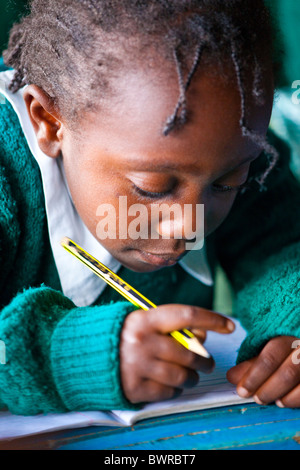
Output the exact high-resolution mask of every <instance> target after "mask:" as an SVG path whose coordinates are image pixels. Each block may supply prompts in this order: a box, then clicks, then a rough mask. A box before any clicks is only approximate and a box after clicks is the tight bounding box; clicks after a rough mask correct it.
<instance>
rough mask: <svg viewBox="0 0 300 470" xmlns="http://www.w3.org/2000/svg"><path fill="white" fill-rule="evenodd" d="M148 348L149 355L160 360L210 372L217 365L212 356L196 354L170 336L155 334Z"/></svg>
mask: <svg viewBox="0 0 300 470" xmlns="http://www.w3.org/2000/svg"><path fill="white" fill-rule="evenodd" d="M147 348H148V349H149V351H148V353H149V354H148V355H149V357H150V355H153V354H154V356H155V357H156V358H157V359H159V360H162V361H166V362H170V363H173V364H178V365H180V366H184V367H187V368H189V369H194V370H199V371H201V372H205V373H210V372H212V370H213V369H214V367H215V362H214V360H213V358H212V357H210V358H209V359H207V358H204V357H202V356H199V355H198V354H194V353H193V352H191V351H189V350H188V349H187V348H184V347H182V346H181V344H179V343H177V341H174V339H173V338H171V337H170V336H166V335H156V336H154V335H153V342H151V343H150V342H149V343H148V345H147Z"/></svg>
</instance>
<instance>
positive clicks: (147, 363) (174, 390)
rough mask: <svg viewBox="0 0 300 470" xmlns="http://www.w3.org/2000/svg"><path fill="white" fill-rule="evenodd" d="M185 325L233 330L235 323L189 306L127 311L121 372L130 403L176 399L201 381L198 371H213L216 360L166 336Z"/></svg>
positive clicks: (224, 331)
mask: <svg viewBox="0 0 300 470" xmlns="http://www.w3.org/2000/svg"><path fill="white" fill-rule="evenodd" d="M183 328H190V329H195V330H199V329H200V330H204V331H206V330H213V331H216V332H218V333H227V334H228V333H232V331H233V330H234V323H232V322H231V321H230V320H227V318H225V317H223V316H222V315H219V314H217V313H214V312H211V311H209V310H205V309H202V308H198V307H191V306H187V305H162V306H159V307H157V308H155V309H150V310H148V311H146V312H145V311H143V310H136V311H134V312H132V313H131V314H129V315H128V317H127V318H126V320H125V322H124V326H123V330H122V334H121V342H120V371H121V381H122V386H123V391H124V393H125V396H126V397H127V399H128V400H129V401H131V402H132V403H139V402H153V401H159V400H165V399H169V398H172V397H174V396H175V395H177V394H178V393H180V390H181V389H183V388H186V387H192V386H194V385H195V384H196V383H197V382H198V380H199V376H198V374H197V372H196V370H200V371H203V372H206V373H208V372H211V371H212V369H213V367H214V360H213V359H212V358H210V359H206V358H203V357H200V356H198V355H197V354H194V353H192V352H191V351H189V350H187V349H186V348H185V347H183V346H182V345H180V344H179V343H178V342H177V341H175V340H174V339H173V338H172V337H171V336H169V335H167V333H170V332H172V331H174V330H181V329H183ZM199 333H200V332H199Z"/></svg>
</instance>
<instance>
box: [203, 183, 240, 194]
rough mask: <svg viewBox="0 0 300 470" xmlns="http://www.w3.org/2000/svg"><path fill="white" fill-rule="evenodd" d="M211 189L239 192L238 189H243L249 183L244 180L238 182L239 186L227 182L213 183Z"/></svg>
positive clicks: (218, 191) (223, 191)
mask: <svg viewBox="0 0 300 470" xmlns="http://www.w3.org/2000/svg"><path fill="white" fill-rule="evenodd" d="M212 188H213V191H215V192H217V193H230V192H234V191H235V192H239V191H245V190H246V189H248V188H249V184H248V183H247V182H246V183H244V184H240V185H239V186H230V185H228V184H217V183H215V184H213V186H212Z"/></svg>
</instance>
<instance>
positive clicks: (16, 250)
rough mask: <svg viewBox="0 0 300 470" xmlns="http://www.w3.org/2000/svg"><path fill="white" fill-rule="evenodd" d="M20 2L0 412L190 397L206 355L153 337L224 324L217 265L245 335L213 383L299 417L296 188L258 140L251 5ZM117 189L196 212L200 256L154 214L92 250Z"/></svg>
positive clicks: (259, 68)
mask: <svg viewBox="0 0 300 470" xmlns="http://www.w3.org/2000/svg"><path fill="white" fill-rule="evenodd" d="M30 9H31V12H30V14H29V16H28V17H26V18H24V19H23V20H22V21H21V23H20V24H19V25H15V26H14V28H13V29H12V31H11V35H10V42H9V46H8V49H7V51H5V53H4V60H5V63H6V65H7V66H10V67H12V68H13V69H14V70H10V71H7V72H5V73H3V74H2V75H1V80H2V81H3V82H4V83H5V85H6V89H5V92H4V93H5V96H6V98H7V100H8V102H7V103H6V104H5V105H3V106H1V109H0V112H1V122H0V126H1V172H0V184H1V201H0V203H1V215H0V217H1V219H0V227H1V241H0V243H1V245H0V250H1V251H0V254H1V274H0V288H1V305H2V308H3V310H2V313H1V320H0V339H1V341H3V342H4V344H5V346H6V358H7V360H6V364H5V365H2V366H1V368H0V377H1V378H0V390H1V392H0V393H1V399H2V401H3V403H4V404H5V405H6V406H7V407H8V408H9V409H10V410H11V411H12V412H13V413H21V414H35V413H39V412H57V411H65V410H93V409H120V408H132V407H135V406H138V403H140V402H145V401H155V400H162V399H165V398H170V397H172V396H174V395H175V394H177V393H179V392H180V390H182V389H183V388H184V387H189V386H192V385H193V384H195V382H196V381H197V377H198V375H197V374H196V370H200V371H205V372H208V371H209V370H211V368H212V367H213V361H212V360H206V359H203V358H200V357H199V356H196V355H194V354H193V353H192V352H190V351H188V350H186V349H184V348H182V347H181V346H180V345H179V344H177V343H176V342H175V341H174V340H173V339H172V338H170V337H169V336H167V335H166V333H168V332H170V331H173V330H174V329H181V328H183V327H189V328H194V329H198V330H199V329H200V330H202V331H204V332H205V331H206V330H214V331H217V332H219V333H230V332H231V331H232V330H233V328H234V326H233V324H232V322H231V321H230V320H227V319H226V318H224V317H222V316H221V315H218V314H216V313H214V312H212V311H210V309H211V306H212V284H213V276H214V267H215V265H216V261H217V260H218V262H220V263H221V264H222V266H223V267H224V269H225V271H226V272H227V275H228V277H229V279H230V280H231V282H232V285H233V288H234V290H235V292H236V303H235V313H236V315H238V316H239V318H240V319H241V320H242V321H243V323H244V325H245V326H246V328H247V329H248V337H247V338H246V340H245V342H244V343H243V345H242V347H241V349H240V353H239V365H238V366H236V367H234V368H233V369H232V370H231V371H229V373H228V378H229V380H231V381H232V382H233V383H235V384H237V387H238V388H237V390H238V393H239V394H240V395H241V396H255V397H256V400H257V402H259V403H271V402H273V401H277V404H278V405H279V406H290V407H297V406H300V385H299V382H300V375H299V366H298V365H297V364H295V361H293V358H294V355H293V354H294V352H295V351H294V350H293V349H292V347H293V345H294V344H295V341H296V340H297V338H298V337H300V324H299V298H297V292H298V291H299V264H300V244H299V234H300V222H299V217H297V214H298V210H299V202H300V192H299V186H298V184H297V182H296V180H295V179H294V178H293V176H292V175H291V173H290V171H289V158H288V151H287V149H286V147H285V146H284V145H283V144H282V143H281V142H280V141H278V139H276V138H275V136H270V137H269V138H268V139H269V140H268V139H267V138H266V134H267V129H268V123H269V119H270V115H271V110H272V98H273V65H272V48H271V31H270V25H269V18H268V13H267V11H266V9H265V7H264V5H263V1H262V0H249V1H248V0H243V1H241V0H233V1H230V2H224V1H220V0H189V1H185V2H182V0H149V1H141V0H116V1H111V0H110V1H106V0H63V1H62V0H50V1H49V0H32V1H31V4H30ZM271 144H272V145H271ZM275 147H276V149H275ZM248 185H250V189H249V190H248V191H246V189H247V187H248ZM121 196H122V197H125V196H126V198H127V203H128V207H129V206H132V205H134V204H135V203H140V204H143V205H144V206H145V207H146V209H147V212H148V211H149V210H150V208H151V206H152V205H153V204H157V203H165V204H167V206H168V207H170V206H172V205H173V204H177V205H179V207H181V208H183V207H184V205H185V204H190V205H191V207H192V208H193V212H192V222H193V226H194V225H195V223H196V221H195V214H196V211H195V208H196V206H197V204H204V207H205V221H204V227H205V249H202V250H198V251H196V250H194V251H191V252H190V253H188V254H187V250H186V242H187V241H188V240H190V241H191V239H192V236H191V234H189V233H187V232H186V231H185V225H186V224H187V221H186V220H185V219H183V221H182V220H177V219H176V217H175V215H174V218H173V219H172V221H171V223H169V224H165V223H164V221H163V220H162V219H160V220H159V223H158V226H157V227H155V230H156V232H157V234H158V238H157V237H155V238H154V237H153V238H147V239H146V238H139V239H132V238H130V237H125V238H124V237H121V236H117V237H108V238H106V239H101V240H99V238H98V231H97V227H98V224H99V215H100V214H102V215H103V213H102V212H101V211H102V209H103V207H104V206H103V205H105V204H111V205H112V206H113V207H114V208H115V210H116V214H117V218H118V219H120V218H121V217H122V216H123V214H121V213H119V200H120V197H121ZM99 208H100V209H99ZM101 208H102V209H101ZM229 212H230V215H229ZM228 215H229V216H228ZM225 219H227V220H226V222H224V221H225ZM223 222H224V223H223ZM180 224H181V225H182V226H181V227H179V228H180V229H182V230H181V232H182V233H184V237H183V238H179V237H178V236H177V231H178V226H179V225H180ZM125 228H126V227H125ZM152 229H153V227H150V226H149V233H152ZM66 235H67V236H70V237H71V238H73V239H74V240H75V241H76V242H77V243H79V244H80V245H82V246H83V247H84V248H86V249H87V250H88V251H90V252H91V253H92V254H93V255H94V256H96V257H97V258H100V259H101V260H102V261H103V262H104V263H105V264H106V265H108V266H109V267H110V268H112V269H114V270H119V272H120V275H121V276H122V277H124V278H125V279H126V280H127V281H128V282H129V283H131V284H133V285H134V286H136V287H137V289H138V290H140V291H141V292H142V293H143V294H144V295H146V296H148V297H149V298H151V299H153V301H154V302H155V303H156V304H159V305H160V306H159V307H158V308H157V309H154V310H149V311H148V312H147V313H145V312H143V311H142V312H141V311H139V310H136V311H132V310H133V308H132V306H131V305H130V304H129V303H127V302H121V301H120V300H119V297H118V294H115V293H114V291H113V290H112V289H110V288H109V287H108V288H106V287H105V286H104V285H103V283H102V281H101V280H99V279H98V278H96V277H95V276H94V275H93V274H91V275H90V274H89V272H87V271H88V270H86V269H85V268H84V267H83V268H82V267H81V266H80V265H79V263H78V262H77V261H76V260H75V261H74V262H73V260H71V259H70V256H69V255H68V254H67V253H65V252H63V250H62V248H61V247H60V246H59V241H60V239H61V238H62V237H64V236H66ZM185 255H186V256H185ZM170 302H172V304H170Z"/></svg>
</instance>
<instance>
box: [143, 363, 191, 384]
mask: <svg viewBox="0 0 300 470" xmlns="http://www.w3.org/2000/svg"><path fill="white" fill-rule="evenodd" d="M144 377H145V378H147V379H151V380H153V381H155V382H158V383H160V384H163V385H167V386H168V387H173V388H191V387H194V386H195V385H196V384H197V383H198V381H199V375H198V374H197V372H195V371H194V370H192V369H188V368H186V367H182V366H179V365H177V364H172V363H168V362H163V361H158V360H153V361H152V362H151V363H150V367H148V368H147V370H146V371H145V375H144Z"/></svg>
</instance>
